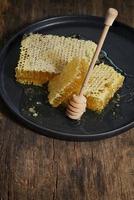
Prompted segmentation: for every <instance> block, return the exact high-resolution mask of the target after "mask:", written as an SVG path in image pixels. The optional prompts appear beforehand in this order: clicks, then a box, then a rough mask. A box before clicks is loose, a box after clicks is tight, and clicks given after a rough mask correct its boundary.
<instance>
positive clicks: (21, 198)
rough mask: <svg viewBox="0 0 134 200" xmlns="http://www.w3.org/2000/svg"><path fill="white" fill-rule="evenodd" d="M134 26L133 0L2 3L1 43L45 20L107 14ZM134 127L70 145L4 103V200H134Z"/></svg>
mask: <svg viewBox="0 0 134 200" xmlns="http://www.w3.org/2000/svg"><path fill="white" fill-rule="evenodd" d="M108 7H115V8H117V9H118V10H119V13H120V15H119V18H118V20H119V21H121V22H124V23H126V24H128V25H131V26H133V27H134V3H133V0H128V1H127V0H116V1H115V0H111V1H107V0H99V1H98V0H88V1H87V0H83V1H81V0H68V1H63V0H29V1H27V0H18V1H17V0H4V1H3V0H0V40H1V44H3V43H4V42H5V41H6V40H7V39H8V38H9V37H11V36H12V34H13V33H14V32H16V31H17V30H19V29H20V28H22V27H24V26H26V25H27V24H30V23H31V22H33V21H36V20H38V19H42V18H44V17H45V16H52V15H68V14H89V15H99V16H101V15H104V13H105V11H106V10H107V8H108ZM133 134H134V129H131V130H130V131H128V132H126V133H125V134H122V135H120V136H117V137H114V138H111V139H107V140H102V141H97V142H86V143H84V142H81V143H78V142H66V141H59V140H54V139H50V138H47V137H44V136H40V135H38V134H35V133H34V132H32V131H30V130H28V129H26V128H25V127H23V126H22V125H20V124H19V123H18V122H17V121H16V120H15V119H14V118H13V116H12V114H11V113H10V112H9V111H8V109H7V108H6V106H5V105H4V103H3V102H2V100H0V200H49V199H50V200H51V199H52V200H88V199H89V200H132V199H133V197H134V190H133V188H134V139H133Z"/></svg>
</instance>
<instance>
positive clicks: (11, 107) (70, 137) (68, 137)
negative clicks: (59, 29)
mask: <svg viewBox="0 0 134 200" xmlns="http://www.w3.org/2000/svg"><path fill="white" fill-rule="evenodd" d="M70 18H71V19H72V18H73V19H75V20H76V19H77V18H79V19H81V18H82V19H85V18H90V19H91V18H92V19H98V20H100V21H103V20H104V17H99V16H90V15H63V16H62V15H60V16H52V17H45V18H44V19H42V20H38V21H36V22H34V23H31V24H30V25H28V26H26V27H25V28H23V29H21V30H20V31H18V32H17V33H16V34H14V35H13V36H12V37H11V38H10V39H9V40H8V41H7V42H6V43H5V45H4V47H3V48H2V50H1V51H0V70H1V69H3V68H2V61H3V59H2V58H3V56H4V54H5V52H6V50H7V49H8V47H9V46H10V44H11V43H12V42H13V41H14V40H15V39H16V38H17V37H18V36H19V35H21V34H22V33H25V32H26V31H27V30H30V28H34V27H35V26H38V25H39V24H42V23H44V22H51V21H53V20H57V19H58V20H63V21H65V19H70ZM71 19H70V20H71ZM115 24H116V25H120V26H123V27H124V28H127V29H129V30H131V31H132V32H134V28H132V27H130V26H128V25H126V24H124V23H122V22H115ZM34 30H35V28H34ZM1 80H2V79H1V78H0V81H1ZM0 97H1V98H2V100H3V101H4V103H5V105H6V106H7V107H8V109H9V110H10V111H11V113H13V114H14V116H15V118H16V119H17V121H20V122H21V123H23V124H24V125H25V126H26V127H28V128H30V129H32V130H33V131H36V132H37V133H39V134H42V135H45V136H48V137H53V138H57V139H61V140H71V141H74V140H77V141H94V140H100V139H105V138H109V137H112V136H115V135H119V134H121V133H123V132H125V131H127V130H129V129H131V128H133V127H134V121H132V122H130V123H129V124H127V125H124V126H122V127H120V128H118V129H114V130H111V131H107V132H102V133H99V134H96V135H94V134H90V135H83V134H75V135H73V134H72V133H71V134H68V133H67V132H61V131H56V130H51V129H48V128H45V127H43V129H42V128H41V127H40V126H39V125H38V124H35V123H34V122H32V121H30V120H28V119H26V118H25V117H23V115H21V114H20V113H18V112H17V111H15V109H14V105H13V104H12V102H9V101H8V96H7V95H6V93H5V92H4V88H3V87H2V83H1V84H0Z"/></svg>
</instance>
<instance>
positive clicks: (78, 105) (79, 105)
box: [66, 8, 118, 120]
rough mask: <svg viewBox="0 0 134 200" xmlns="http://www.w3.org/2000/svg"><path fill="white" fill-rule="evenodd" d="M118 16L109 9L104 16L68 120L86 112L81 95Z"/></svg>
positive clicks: (69, 105)
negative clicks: (92, 54) (101, 28)
mask: <svg viewBox="0 0 134 200" xmlns="http://www.w3.org/2000/svg"><path fill="white" fill-rule="evenodd" d="M117 15H118V11H117V10H116V9H114V8H109V9H108V11H107V14H106V18H105V22H104V25H105V26H104V29H103V32H102V34H101V36H100V39H99V42H98V45H97V48H96V51H95V53H94V56H93V59H92V61H91V64H90V65H89V69H88V72H87V74H86V77H85V79H84V81H83V84H82V87H81V90H80V93H79V94H78V95H76V94H74V95H73V97H72V99H71V100H70V101H69V104H68V107H67V111H66V114H67V116H68V117H69V118H71V119H75V120H80V118H81V116H82V115H83V113H84V112H85V111H86V101H87V99H86V97H85V96H84V95H83V92H84V88H85V87H86V86H87V84H88V81H89V78H90V75H91V73H92V70H93V68H94V66H95V63H96V61H97V59H98V56H99V53H100V51H101V49H102V46H103V43H104V41H105V38H106V36H107V33H108V31H109V28H110V26H112V24H113V22H114V20H115V19H116V17H117Z"/></svg>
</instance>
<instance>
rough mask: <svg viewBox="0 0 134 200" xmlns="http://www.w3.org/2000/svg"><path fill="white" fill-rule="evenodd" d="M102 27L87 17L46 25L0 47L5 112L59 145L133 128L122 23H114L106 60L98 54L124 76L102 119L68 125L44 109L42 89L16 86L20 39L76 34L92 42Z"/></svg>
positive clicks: (132, 52) (133, 92)
mask: <svg viewBox="0 0 134 200" xmlns="http://www.w3.org/2000/svg"><path fill="white" fill-rule="evenodd" d="M103 22H104V19H103V18H99V17H91V16H62V17H54V18H49V19H45V20H43V21H40V22H37V23H35V24H32V25H31V26H28V27H27V28H26V29H24V30H22V31H20V32H19V33H17V34H16V35H15V36H14V37H13V38H12V39H11V40H10V41H9V42H8V43H7V45H6V46H5V47H4V49H3V50H2V52H1V55H0V94H1V96H2V98H3V100H4V101H5V103H6V104H7V106H8V107H9V108H10V110H11V111H12V112H13V113H14V114H15V115H16V117H17V118H18V119H19V120H21V121H22V122H23V123H24V124H25V125H27V126H28V127H29V128H31V129H33V130H35V131H37V132H39V133H41V134H43V135H47V136H50V137H55V138H60V139H68V140H96V139H102V138H106V137H111V136H114V135H117V134H119V133H122V132H124V131H126V130H128V129H130V128H131V127H133V125H134V76H133V75H134V30H133V29H132V28H130V27H128V26H125V25H123V24H121V23H117V22H116V23H114V25H113V27H112V28H111V30H110V33H109V35H108V37H107V40H106V42H105V45H104V47H103V50H104V51H105V52H107V54H106V53H105V52H102V53H101V56H100V58H99V59H100V60H102V61H104V62H106V63H109V64H111V65H113V67H115V68H116V70H117V71H121V73H123V74H125V75H126V81H125V84H124V86H123V88H122V89H121V90H120V91H119V92H118V94H116V95H115V97H114V99H112V100H111V102H110V103H109V105H108V106H107V107H106V109H105V110H104V111H103V113H102V114H100V115H99V114H96V113H93V112H91V111H89V110H88V111H87V112H86V113H85V114H84V116H83V117H82V119H81V121H80V122H76V121H71V120H70V119H68V118H67V117H66V116H65V112H64V111H65V108H64V107H59V108H52V107H51V106H50V105H49V104H48V101H47V92H44V88H40V87H33V86H23V85H20V84H18V83H16V81H15V77H14V75H15V66H16V64H17V60H18V58H19V47H20V41H21V39H22V37H23V35H24V34H29V33H31V32H34V33H37V32H38V33H42V34H57V35H65V36H70V35H73V34H75V35H80V37H81V38H83V39H85V40H86V39H89V40H93V41H95V42H97V41H98V38H99V35H100V32H101V30H102V28H103ZM107 55H108V56H107ZM109 57H110V58H109ZM116 66H118V67H119V68H117V67H116ZM44 87H47V86H44ZM119 99H120V100H119Z"/></svg>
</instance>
